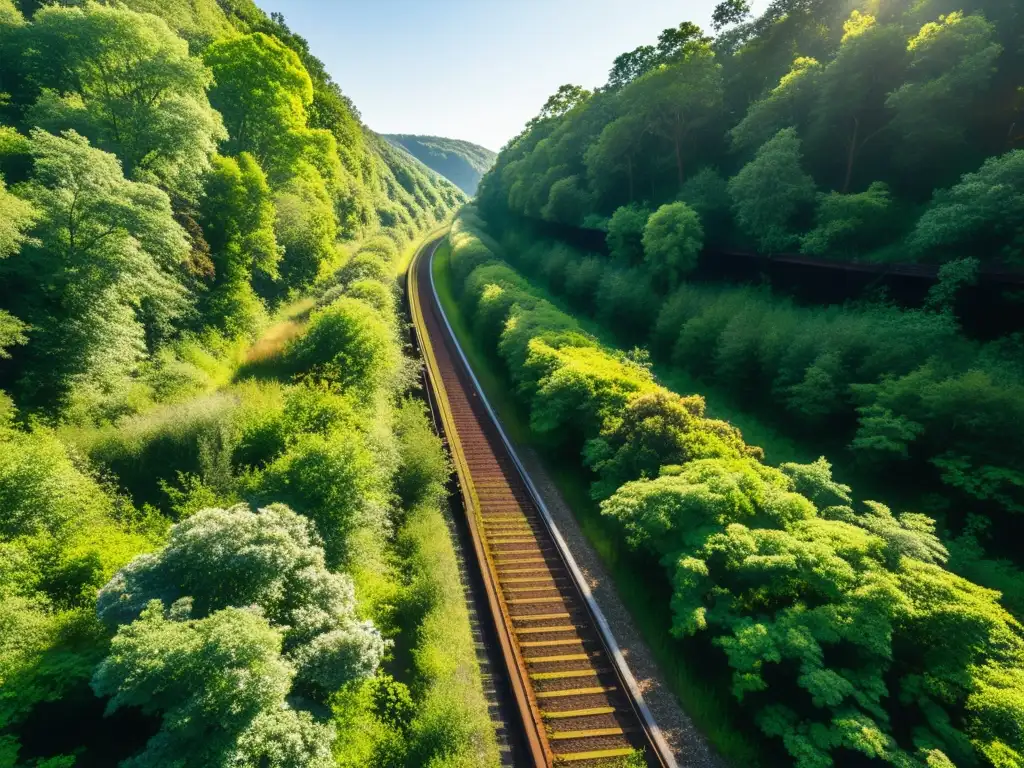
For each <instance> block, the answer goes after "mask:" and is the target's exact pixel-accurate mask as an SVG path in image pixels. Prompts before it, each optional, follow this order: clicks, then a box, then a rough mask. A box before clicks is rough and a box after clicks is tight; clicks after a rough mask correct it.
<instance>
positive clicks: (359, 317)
mask: <svg viewBox="0 0 1024 768" xmlns="http://www.w3.org/2000/svg"><path fill="white" fill-rule="evenodd" d="M288 354H289V355H290V356H291V358H292V359H293V361H294V363H295V366H296V368H297V370H300V371H304V372H305V375H307V376H309V377H311V378H315V379H321V380H324V381H328V382H330V383H331V384H332V385H334V386H337V387H339V388H340V389H341V390H342V391H345V392H351V393H352V394H354V395H355V396H356V398H357V400H359V401H361V402H364V403H370V402H372V401H373V398H374V397H375V396H377V394H378V393H380V392H382V391H389V390H390V389H391V388H392V387H393V386H394V384H395V382H396V376H398V374H399V372H400V368H401V359H400V358H401V355H400V352H399V350H398V349H397V344H396V343H395V329H394V328H393V327H392V326H391V325H389V324H388V322H387V321H386V320H385V319H384V318H383V317H382V316H381V315H380V313H378V312H377V311H376V310H374V309H373V307H371V306H370V305H369V304H366V303H364V302H362V301H359V300H357V299H352V298H342V299H339V300H338V301H336V302H335V303H334V304H331V305H330V306H328V307H324V308H323V309H319V310H317V311H316V312H314V313H313V316H312V317H311V319H310V323H309V329H308V330H307V331H306V333H305V334H304V335H303V336H302V337H301V338H299V339H298V340H297V341H296V342H295V343H294V344H293V345H292V346H291V347H289V350H288Z"/></svg>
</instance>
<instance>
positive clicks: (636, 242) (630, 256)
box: [607, 205, 651, 267]
mask: <svg viewBox="0 0 1024 768" xmlns="http://www.w3.org/2000/svg"><path fill="white" fill-rule="evenodd" d="M650 217H651V212H650V211H648V210H647V209H645V208H641V207H640V206H637V205H624V206H622V207H621V208H618V209H616V211H615V213H614V214H612V218H611V220H610V221H609V222H608V237H607V242H608V252H609V254H610V255H611V257H612V258H613V259H617V260H618V261H620V262H622V263H623V264H625V265H626V266H630V267H632V266H636V265H638V264H640V263H641V262H642V261H643V258H644V247H643V237H644V228H645V227H646V226H647V220H648V219H649V218H650Z"/></svg>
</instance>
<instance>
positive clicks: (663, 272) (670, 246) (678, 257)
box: [643, 203, 704, 289]
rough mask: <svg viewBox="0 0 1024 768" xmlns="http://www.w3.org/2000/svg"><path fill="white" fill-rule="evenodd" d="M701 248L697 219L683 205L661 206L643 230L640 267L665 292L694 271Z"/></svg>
mask: <svg viewBox="0 0 1024 768" xmlns="http://www.w3.org/2000/svg"><path fill="white" fill-rule="evenodd" d="M703 248H704V228H703V227H702V226H701V223H700V217H699V216H698V215H697V213H696V211H694V210H693V209H692V208H690V206H688V205H687V204H686V203H670V204H668V205H663V206H661V208H659V209H658V210H657V211H655V212H654V213H653V214H651V217H650V219H649V220H648V221H647V225H646V226H645V227H644V234H643V249H644V263H645V264H646V265H647V268H648V269H649V270H650V271H651V274H652V275H654V276H655V277H656V278H657V279H658V280H660V281H662V285H665V286H667V287H668V288H669V289H672V288H675V287H676V286H677V285H678V284H679V281H680V280H682V279H683V277H684V276H685V275H686V274H688V273H689V272H692V271H693V270H694V269H695V268H696V266H697V258H698V257H699V256H700V252H701V250H702V249H703Z"/></svg>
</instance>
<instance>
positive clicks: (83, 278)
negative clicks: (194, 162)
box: [0, 130, 191, 402]
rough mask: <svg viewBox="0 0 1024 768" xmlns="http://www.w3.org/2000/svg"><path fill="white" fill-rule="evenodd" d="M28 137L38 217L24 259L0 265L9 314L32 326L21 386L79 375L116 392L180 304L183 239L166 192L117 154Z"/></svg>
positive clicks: (50, 392) (31, 194)
mask: <svg viewBox="0 0 1024 768" xmlns="http://www.w3.org/2000/svg"><path fill="white" fill-rule="evenodd" d="M31 143H32V154H33V157H34V159H35V170H34V174H33V177H32V179H31V180H30V181H29V182H28V183H27V184H26V185H24V186H23V187H22V188H21V192H22V194H23V196H24V198H25V199H26V200H28V201H29V202H30V203H31V204H32V205H33V206H34V207H35V208H36V209H37V211H38V212H39V221H38V223H37V225H36V227H35V229H34V230H33V235H34V239H33V241H32V243H30V244H26V245H25V246H23V248H22V253H21V256H19V257H18V258H15V259H8V260H7V261H6V262H4V263H3V264H2V265H0V269H2V270H3V271H4V273H5V274H6V276H7V279H8V280H11V281H12V282H11V284H12V285H17V286H19V288H18V289H17V293H16V294H15V302H16V303H15V304H14V305H13V306H14V309H15V314H17V315H18V316H19V317H21V318H23V319H24V320H25V321H27V322H28V323H29V324H30V325H31V326H32V327H33V335H32V343H31V344H30V346H29V350H28V352H29V356H30V357H31V359H32V360H33V361H35V362H34V363H32V364H31V365H30V366H29V367H28V369H27V372H26V375H25V377H24V381H23V385H24V386H25V388H26V390H27V391H28V392H31V393H35V394H36V395H38V396H44V397H45V400H46V401H49V402H52V400H51V399H50V398H52V397H53V396H54V395H57V394H62V393H66V392H67V389H68V388H69V387H70V386H71V385H72V384H74V383H75V382H76V381H77V382H79V383H81V384H84V385H86V386H92V387H98V388H99V389H100V390H103V391H107V392H110V391H115V390H117V389H118V388H119V387H121V386H123V384H124V383H125V377H127V376H128V375H129V374H130V373H131V372H132V371H133V370H134V368H135V366H136V364H137V363H138V361H139V360H140V359H141V357H142V355H143V354H144V352H145V350H146V342H147V341H151V342H152V341H156V340H159V339H161V338H164V337H166V336H167V334H168V333H169V332H170V331H171V323H172V322H173V321H174V320H175V319H176V318H178V317H180V316H181V314H182V313H183V312H184V311H185V308H186V306H187V299H186V295H185V292H184V289H183V288H182V286H181V283H180V282H179V275H180V272H181V268H182V264H183V263H184V261H185V259H186V257H187V256H188V254H189V253H190V250H191V249H190V247H189V243H188V240H187V239H186V237H185V233H184V231H183V230H182V228H181V227H180V226H179V225H178V224H177V223H176V222H175V220H174V217H173V216H172V213H171V205H170V201H169V199H168V197H167V195H166V194H165V193H163V192H161V191H160V190H159V189H157V188H156V187H152V186H149V185H148V184H141V183H137V182H130V181H127V180H125V178H124V176H123V174H122V172H121V166H120V164H119V163H118V161H117V158H115V157H114V156H113V155H110V154H107V153H105V152H102V151H100V150H98V149H94V148H92V147H90V146H89V143H88V141H86V140H85V139H84V138H83V137H81V136H79V135H78V134H76V133H74V132H68V133H65V134H64V135H62V136H53V135H51V134H49V133H47V132H45V131H42V130H35V131H33V132H32V138H31ZM42 361H46V362H45V364H43V362H42ZM44 393H45V395H44Z"/></svg>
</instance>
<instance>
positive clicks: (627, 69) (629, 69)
mask: <svg viewBox="0 0 1024 768" xmlns="http://www.w3.org/2000/svg"><path fill="white" fill-rule="evenodd" d="M657 64H658V49H657V48H655V47H654V46H653V45H641V46H640V47H639V48H634V49H633V50H632V51H628V52H627V53H623V54H621V55H619V56H616V57H615V61H614V62H613V64H612V69H611V72H609V73H608V87H609V88H612V89H614V90H617V89H619V88H622V87H623V86H626V85H629V84H630V83H631V82H633V81H634V80H636V79H637V78H638V77H642V76H643V75H646V74H647V73H648V72H650V71H651V70H652V69H654V67H656V66H657Z"/></svg>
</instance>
